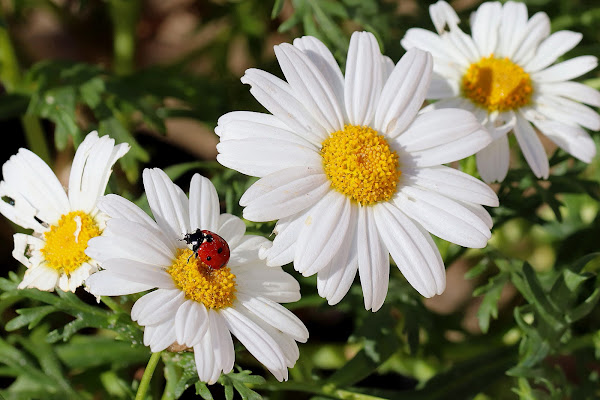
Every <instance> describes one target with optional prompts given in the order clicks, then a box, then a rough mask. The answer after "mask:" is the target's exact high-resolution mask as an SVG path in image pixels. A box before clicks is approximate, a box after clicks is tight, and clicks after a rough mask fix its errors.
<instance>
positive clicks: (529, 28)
mask: <svg viewBox="0 0 600 400" xmlns="http://www.w3.org/2000/svg"><path fill="white" fill-rule="evenodd" d="M429 13H430V15H431V19H432V21H433V24H434V25H435V28H436V30H437V32H438V34H437V35H436V34H435V33H433V32H430V31H427V30H425V29H421V28H412V29H409V30H408V31H407V32H406V36H405V37H404V38H403V39H402V41H401V43H402V46H403V47H404V48H405V49H412V48H420V49H423V50H426V51H429V52H431V54H432V55H433V59H434V67H433V70H434V78H433V80H432V84H431V88H430V90H429V93H428V94H427V98H428V99H435V100H439V101H437V102H435V103H434V104H432V105H431V107H432V108H435V109H441V108H446V107H460V108H464V109H466V110H469V111H472V112H474V113H475V115H477V118H478V119H479V121H481V123H482V124H483V125H484V126H485V127H486V128H487V129H488V130H489V132H490V133H491V134H492V137H493V138H494V141H493V142H492V143H491V144H490V145H489V146H488V147H486V148H485V149H483V150H481V151H480V152H478V153H477V167H478V170H479V173H480V175H481V177H482V178H483V179H484V180H485V181H486V182H492V181H502V180H504V178H505V177H506V174H507V172H508V166H509V147H508V139H507V136H506V135H507V133H508V132H509V131H511V130H513V132H514V133H515V136H516V138H517V142H518V143H519V146H520V147H521V151H522V152H523V155H524V156H525V159H526V160H527V163H528V164H529V166H530V167H531V169H532V170H533V173H534V174H535V175H536V176H537V177H538V178H544V179H546V178H548V174H549V166H548V157H547V155H546V153H545V151H544V147H543V146H542V143H541V142H540V139H539V138H538V136H537V134H536V132H535V130H534V129H533V126H535V127H536V128H537V129H538V130H539V131H541V132H542V133H543V134H544V135H546V136H547V137H548V138H549V139H550V140H552V141H553V142H554V143H556V145H558V146H559V147H561V148H562V149H563V150H565V151H566V152H568V153H570V154H572V155H573V156H575V157H576V158H578V159H580V160H582V161H584V162H588V163H589V162H590V161H591V160H592V158H593V157H594V156H595V155H596V146H595V144H594V141H593V140H592V139H591V137H590V135H589V134H588V133H587V132H586V131H585V129H583V128H587V129H591V130H593V131H597V130H599V129H600V116H599V115H598V114H597V113H596V112H595V111H594V110H593V109H591V108H590V107H587V106H585V105H583V104H581V103H580V102H582V103H587V104H590V105H592V106H596V107H598V106H600V92H598V91H597V90H595V89H592V88H590V87H588V86H586V85H583V84H581V83H577V82H571V81H570V80H571V79H573V78H577V77H579V76H581V75H583V74H585V73H587V72H589V71H591V70H593V69H594V68H596V66H597V65H598V60H597V58H596V57H594V56H580V57H575V58H573V59H571V60H568V61H564V62H561V63H558V64H554V62H555V61H556V60H557V59H558V58H559V57H560V56H562V55H563V54H565V53H566V52H567V51H569V50H571V49H572V48H574V47H575V46H576V45H577V44H578V43H579V41H580V40H581V38H582V35H581V34H580V33H576V32H571V31H559V32H555V33H553V34H552V35H550V19H549V18H548V15H546V14H545V13H543V12H538V13H536V14H535V15H534V16H532V17H531V18H530V19H527V7H526V6H525V4H523V3H515V2H512V1H508V2H506V3H505V4H504V5H502V4H501V3H499V2H486V3H483V4H482V5H481V6H479V8H478V9H477V11H476V12H474V13H473V14H472V15H471V33H472V36H469V35H467V34H465V33H464V32H463V31H461V30H460V28H459V27H458V25H457V24H458V23H459V22H460V20H459V18H458V16H457V14H456V12H455V11H454V10H453V9H452V7H450V5H448V3H446V2H445V1H438V2H437V3H435V4H433V5H431V6H430V8H429ZM553 64H554V65H553ZM532 124H533V126H532ZM582 127H583V128H582Z"/></svg>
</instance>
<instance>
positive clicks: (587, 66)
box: [531, 56, 598, 83]
mask: <svg viewBox="0 0 600 400" xmlns="http://www.w3.org/2000/svg"><path fill="white" fill-rule="evenodd" d="M597 66H598V59H597V58H596V57H594V56H579V57H575V58H571V59H570V60H567V61H563V62H561V63H558V64H555V65H553V66H551V67H549V68H546V69H544V70H542V71H539V72H534V73H533V74H531V78H532V79H533V80H534V81H535V82H538V83H540V82H541V83H547V82H562V81H568V80H570V79H573V78H577V77H578V76H581V75H583V74H585V73H587V72H589V71H591V70H593V69H594V68H596V67H597Z"/></svg>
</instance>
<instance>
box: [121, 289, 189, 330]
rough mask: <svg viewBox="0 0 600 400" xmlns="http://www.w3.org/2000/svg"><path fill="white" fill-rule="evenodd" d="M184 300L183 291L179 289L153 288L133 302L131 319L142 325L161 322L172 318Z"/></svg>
mask: <svg viewBox="0 0 600 400" xmlns="http://www.w3.org/2000/svg"><path fill="white" fill-rule="evenodd" d="M184 301H185V297H184V293H183V292H182V291H181V290H179V289H171V290H165V289H158V290H155V291H153V292H150V293H148V294H146V295H144V296H142V297H140V299H139V300H138V301H136V302H135V304H134V305H133V307H132V308H131V319H132V320H134V321H137V322H138V323H139V324H140V325H142V326H145V325H157V324H161V323H163V322H164V321H167V320H170V319H172V318H173V317H174V316H175V313H176V312H177V309H178V308H179V307H180V306H181V305H182V304H183V303H184Z"/></svg>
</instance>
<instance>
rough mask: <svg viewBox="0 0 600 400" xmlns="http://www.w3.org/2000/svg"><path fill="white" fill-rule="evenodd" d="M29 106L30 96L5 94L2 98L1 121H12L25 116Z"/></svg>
mask: <svg viewBox="0 0 600 400" xmlns="http://www.w3.org/2000/svg"><path fill="white" fill-rule="evenodd" d="M28 104H29V96H25V95H23V94H17V93H5V94H3V95H2V96H0V119H1V120H3V119H10V118H15V117H19V116H21V115H24V114H25V112H26V111H27V106H28Z"/></svg>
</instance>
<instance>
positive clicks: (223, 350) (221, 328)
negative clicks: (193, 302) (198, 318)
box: [208, 310, 235, 374]
mask: <svg viewBox="0 0 600 400" xmlns="http://www.w3.org/2000/svg"><path fill="white" fill-rule="evenodd" d="M208 318H209V321H210V326H211V333H214V335H212V340H213V349H214V350H215V351H216V352H217V353H218V354H219V355H220V357H219V358H220V361H221V363H220V364H221V369H222V371H223V373H224V374H227V373H229V372H231V370H232V369H233V363H234V361H235V351H234V348H233V340H232V338H231V333H230V332H229V329H228V328H227V324H226V323H225V319H224V318H223V317H222V316H221V315H220V313H219V312H217V311H215V310H209V311H208Z"/></svg>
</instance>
